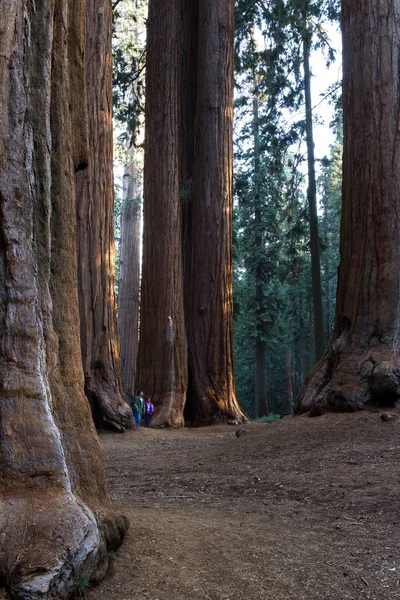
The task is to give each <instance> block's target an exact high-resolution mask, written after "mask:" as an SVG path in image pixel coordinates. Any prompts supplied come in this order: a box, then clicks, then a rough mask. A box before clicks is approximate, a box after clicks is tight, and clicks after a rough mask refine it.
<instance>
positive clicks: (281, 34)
mask: <svg viewBox="0 0 400 600" xmlns="http://www.w3.org/2000/svg"><path fill="white" fill-rule="evenodd" d="M339 4H340V3H339V2H338V1H336V0H335V1H333V0H264V1H262V0H260V1H257V2H249V1H248V0H237V1H236V41H235V66H236V88H237V93H236V100H235V109H236V113H235V114H236V122H235V142H236V144H235V179H234V319H235V381H236V391H237V396H238V399H239V402H240V403H241V405H242V406H243V408H244V409H245V410H246V411H247V413H248V414H249V416H250V417H254V414H255V412H254V411H255V401H254V398H255V378H256V376H257V374H256V352H255V347H256V342H257V340H259V341H262V342H264V344H265V357H266V367H265V371H266V372H265V375H266V381H267V388H268V390H267V396H268V404H269V406H268V409H269V411H270V412H273V413H280V412H283V413H286V412H288V407H289V404H290V399H289V394H290V389H292V390H293V392H292V397H293V398H294V397H295V395H296V394H297V392H298V390H299V388H300V386H301V385H302V383H303V381H304V378H305V376H306V375H307V374H308V372H309V371H310V370H311V368H312V366H313V364H314V349H313V348H314V344H313V318H312V314H313V313H312V290H311V277H310V240H309V224H308V222H309V219H308V206H307V202H306V198H305V194H304V188H305V185H304V167H303V163H304V156H303V153H302V151H301V149H300V143H301V141H302V139H303V137H304V130H305V123H304V117H303V116H302V115H301V114H300V115H299V114H298V111H299V109H301V107H302V105H303V101H304V99H303V77H302V62H301V60H302V59H301V56H302V44H303V38H304V35H306V34H307V35H309V36H310V41H309V43H310V45H311V47H312V48H316V49H319V50H320V51H323V52H324V55H325V58H326V62H327V63H329V62H330V61H332V60H333V59H334V55H335V49H334V48H332V47H331V46H330V42H329V39H328V36H327V33H326V28H325V25H324V23H325V22H326V20H329V19H336V18H337V17H338V11H339ZM339 92H340V88H339V86H334V87H333V88H332V89H330V90H328V91H327V94H326V96H327V99H328V101H330V102H331V103H334V104H335V105H336V106H337V107H338V110H337V114H338V118H337V119H335V124H334V125H335V127H336V130H338V129H339V128H340V127H339V126H338V125H339V122H340V118H339V115H340V110H339V107H340V93H339ZM290 114H293V115H294V117H295V118H288V115H290ZM335 152H336V154H335V156H333V155H332V156H330V157H329V158H328V159H326V163H325V164H324V165H323V166H322V176H323V179H321V180H320V186H319V187H320V196H321V208H322V215H321V217H320V227H321V232H322V233H321V236H320V237H321V249H322V251H323V282H324V284H325V282H328V283H327V285H325V286H324V289H325V288H326V294H327V297H328V300H327V301H326V306H329V315H330V316H329V319H331V317H332V315H333V314H334V299H333V295H334V292H333V290H334V286H335V272H336V266H337V263H338V238H339V226H338V224H339V215H340V193H341V192H340V182H339V180H340V162H339V161H340V159H339V155H340V152H339V148H336V149H335ZM323 190H324V193H323ZM331 325H332V324H331V320H330V322H329V323H328V322H327V324H326V327H327V329H328V327H329V331H330V329H331ZM288 357H289V358H288ZM288 360H290V365H289V367H288V365H287V362H288Z"/></svg>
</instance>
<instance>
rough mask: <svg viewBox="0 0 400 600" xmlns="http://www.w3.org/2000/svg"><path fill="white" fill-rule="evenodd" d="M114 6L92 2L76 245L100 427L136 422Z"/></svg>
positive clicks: (85, 352)
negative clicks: (124, 291)
mask: <svg viewBox="0 0 400 600" xmlns="http://www.w3.org/2000/svg"><path fill="white" fill-rule="evenodd" d="M111 19H112V14H111V4H110V2H109V0H98V1H97V0H88V1H87V15H86V27H87V36H86V54H85V55H86V94H87V106H88V116H89V155H88V168H87V169H83V170H79V171H78V173H77V176H76V178H77V217H78V231H77V249H78V281H79V304H80V323H81V348H82V361H83V368H84V373H85V392H86V395H87V397H88V399H89V402H90V404H91V407H92V411H93V416H94V419H95V423H96V425H99V426H102V425H103V424H107V425H110V426H112V427H113V428H115V429H116V430H118V431H123V430H124V429H125V427H132V426H133V418H132V411H131V409H130V407H129V406H128V404H127V403H126V401H125V398H124V395H123V392H122V385H121V375H120V357H119V342H118V333H117V319H116V304H115V287H114V258H115V248H114V184H113V133H112V72H111Z"/></svg>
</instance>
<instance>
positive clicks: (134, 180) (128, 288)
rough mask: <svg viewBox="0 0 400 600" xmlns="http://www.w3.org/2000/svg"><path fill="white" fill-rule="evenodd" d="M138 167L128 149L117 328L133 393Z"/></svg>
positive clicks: (128, 386)
mask: <svg viewBox="0 0 400 600" xmlns="http://www.w3.org/2000/svg"><path fill="white" fill-rule="evenodd" d="M138 177H139V174H138V169H137V167H136V164H135V158H134V152H133V150H128V154H127V162H126V165H125V173H124V204H123V207H122V215H121V244H120V284H119V294H118V329H119V336H120V344H121V375H122V384H123V388H124V391H125V393H126V394H132V395H133V396H134V395H135V380H136V363H137V357H138V350H139V288H140V217H141V203H140V194H139V189H138Z"/></svg>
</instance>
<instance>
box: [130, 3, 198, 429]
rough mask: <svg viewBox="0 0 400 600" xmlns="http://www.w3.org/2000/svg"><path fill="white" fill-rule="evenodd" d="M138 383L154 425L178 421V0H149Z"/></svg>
mask: <svg viewBox="0 0 400 600" xmlns="http://www.w3.org/2000/svg"><path fill="white" fill-rule="evenodd" d="M147 40H148V43H147V68H146V125H145V162H144V231H143V238H144V239H143V276H142V287H141V313H140V344H139V368H138V388H140V389H141V390H143V391H144V393H145V396H151V397H152V399H153V402H154V405H155V409H156V410H155V415H154V417H153V419H152V425H153V426H170V427H179V426H183V424H184V419H183V408H184V405H185V400H186V388H187V352H186V337H185V324H184V311H183V282H182V277H183V274H182V247H181V246H182V235H181V206H180V175H179V164H180V156H179V151H180V148H179V130H180V101H179V86H180V54H179V47H180V1H179V0H170V1H169V2H165V0H150V2H149V16H148V38H147Z"/></svg>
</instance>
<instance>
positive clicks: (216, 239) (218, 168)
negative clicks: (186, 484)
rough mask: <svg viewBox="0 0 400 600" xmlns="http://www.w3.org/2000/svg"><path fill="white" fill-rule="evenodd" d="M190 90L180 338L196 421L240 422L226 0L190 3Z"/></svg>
mask: <svg viewBox="0 0 400 600" xmlns="http://www.w3.org/2000/svg"><path fill="white" fill-rule="evenodd" d="M198 10H199V13H198V40H199V41H198V50H197V52H198V77H197V81H198V89H197V103H196V116H195V129H194V164H193V190H192V197H191V203H192V205H191V210H190V217H191V224H190V225H189V230H190V232H191V235H192V240H191V244H190V246H191V248H190V251H191V255H190V257H189V258H188V259H187V260H188V264H189V265H190V268H189V277H190V281H189V285H188V289H187V290H186V286H185V293H187V294H188V295H189V296H188V299H187V301H186V307H187V336H188V354H189V370H190V382H191V386H190V390H189V393H190V394H191V395H192V396H193V398H194V401H193V399H192V400H191V403H192V404H194V405H195V407H196V423H197V424H209V423H212V422H217V421H232V422H240V421H242V419H243V418H244V415H243V413H242V411H241V409H240V407H239V405H238V403H237V400H236V395H235V387H234V380H233V326H232V314H233V311H232V119H233V34H234V7H233V2H232V0H204V1H202V2H199V6H198Z"/></svg>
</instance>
